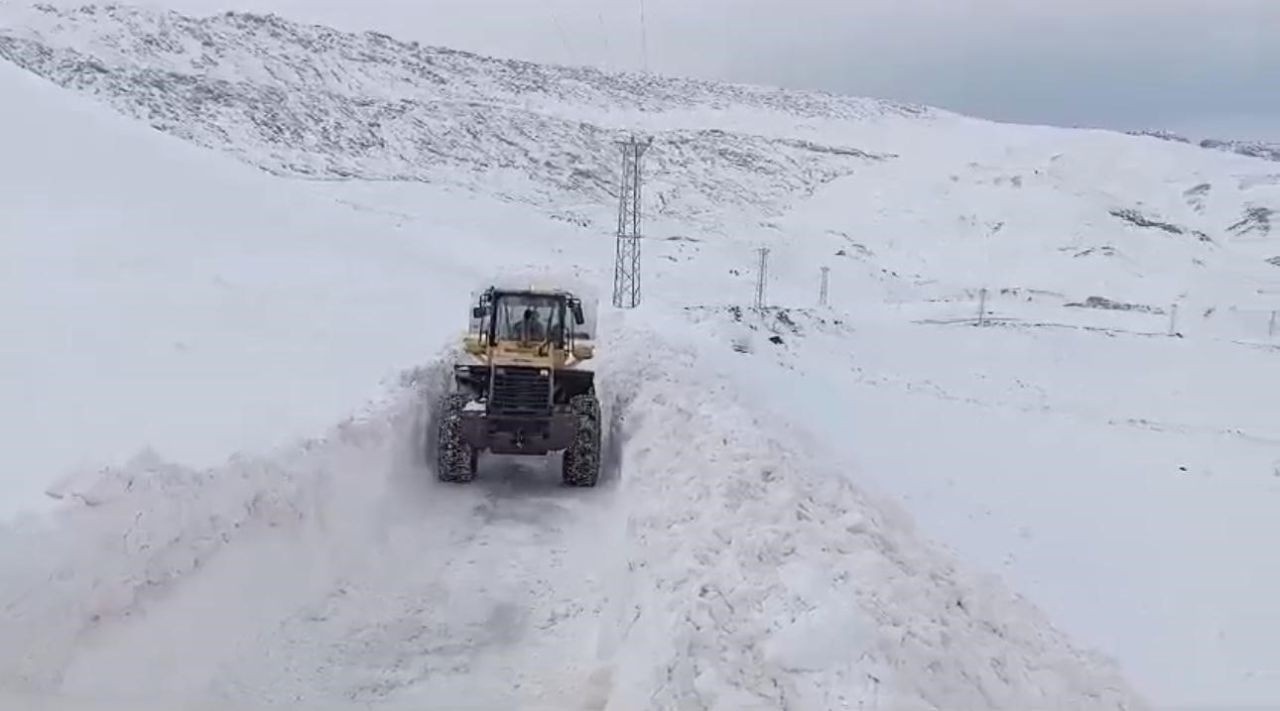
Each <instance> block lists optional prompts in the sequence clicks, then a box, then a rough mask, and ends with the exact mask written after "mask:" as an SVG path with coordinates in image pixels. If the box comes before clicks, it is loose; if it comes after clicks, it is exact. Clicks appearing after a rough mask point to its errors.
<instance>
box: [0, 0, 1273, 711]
mask: <svg viewBox="0 0 1280 711" xmlns="http://www.w3.org/2000/svg"><path fill="white" fill-rule="evenodd" d="M0 10H2V12H0V57H4V58H6V59H8V60H10V62H11V63H0V95H3V96H5V97H6V102H5V104H6V109H5V111H4V112H3V113H0V154H3V155H4V156H6V165H7V168H6V170H5V171H3V172H2V173H0V214H3V215H4V222H3V223H2V225H3V230H4V235H5V237H4V239H3V240H0V265H3V269H4V270H5V271H4V274H3V276H4V278H3V280H0V332H3V333H5V334H6V335H7V336H11V337H6V339H5V341H4V345H3V346H2V347H0V373H2V374H3V375H0V403H3V406H2V407H0V427H3V431H4V432H6V433H7V434H8V437H7V439H6V443H7V444H6V448H5V452H4V456H3V459H2V460H0V462H2V463H3V465H4V466H3V468H2V469H0V472H3V475H4V477H5V479H4V482H5V487H6V488H5V493H6V504H5V509H4V510H3V514H4V515H5V516H6V517H7V518H8V519H9V521H8V523H7V524H6V526H5V528H4V529H3V530H0V610H3V614H2V615H0V692H3V693H8V694H13V695H14V697H13V698H14V699H15V701H14V702H13V703H14V704H28V705H30V704H34V703H37V702H39V703H52V702H55V701H61V702H67V703H75V702H86V703H90V702H95V701H96V702H100V703H107V704H109V705H111V706H112V707H114V706H118V705H119V704H122V703H125V704H144V705H145V704H157V705H159V706H160V707H165V705H166V704H168V705H179V704H181V705H184V706H189V705H192V704H202V703H208V704H211V705H212V706H214V707H216V706H217V705H218V704H219V703H226V702H229V701H230V702H234V703H235V704H237V705H239V706H242V707H248V706H253V705H255V704H261V705H276V704H282V703H291V704H302V705H305V706H308V707H311V708H315V707H322V706H323V705H328V704H334V705H338V706H339V707H342V706H343V705H345V706H346V707H353V706H354V707H365V706H366V705H369V704H375V705H381V706H385V707H388V708H399V707H403V708H423V707H433V706H434V707H450V706H453V707H456V706H457V705H471V706H478V707H488V708H493V707H503V708H512V707H519V708H557V709H560V708H596V709H600V708H607V709H635V708H651V707H656V708H715V709H749V708H769V709H775V708H794V709H808V708H906V709H915V708H919V709H933V708H1008V709H1026V708H1063V709H1068V708H1070V709H1080V708H1099V709H1104V708H1105V709H1121V708H1123V709H1137V708H1143V707H1145V704H1146V703H1147V702H1148V701H1150V702H1151V703H1152V704H1153V705H1155V706H1160V707H1166V706H1216V707H1222V706H1228V705H1233V704H1234V705H1248V704H1254V705H1257V704H1266V703H1269V702H1273V701H1274V699H1276V698H1278V697H1280V673H1277V670H1280V653H1277V649H1278V648H1277V647H1276V645H1274V644H1272V643H1271V640H1273V639H1274V637H1275V636H1276V634H1275V633H1276V632H1277V631H1280V630H1277V621H1276V615H1275V609H1276V608H1275V604H1274V600H1276V599H1278V598H1280V565H1277V563H1276V560H1277V559H1276V558H1275V556H1273V555H1271V553H1270V548H1271V547H1272V545H1273V544H1272V542H1273V541H1275V540H1277V539H1278V538H1280V518H1278V517H1276V516H1274V515H1273V512H1274V511H1275V510H1276V506H1277V504H1280V425H1278V424H1277V421H1276V419H1275V417H1274V407H1273V405H1274V403H1275V402H1277V401H1280V380H1277V379H1276V378H1275V377H1274V370H1275V366H1276V362H1277V360H1276V359H1277V358H1280V325H1273V322H1272V318H1273V312H1274V311H1275V310H1276V309H1277V308H1280V268H1277V266H1276V262H1277V261H1280V260H1277V259H1276V258H1277V257H1280V244H1277V240H1276V237H1275V235H1274V233H1273V232H1272V229H1271V226H1272V223H1273V222H1274V220H1275V219H1276V218H1274V217H1271V216H1272V215H1273V214H1274V213H1275V211H1276V210H1277V209H1280V177H1278V176H1277V175H1276V173H1275V170H1274V165H1273V164H1271V163H1268V162H1266V161H1262V160H1258V159H1254V158H1248V157H1243V156H1237V155H1230V154H1226V153H1219V152H1211V151H1204V150H1201V149H1198V148H1196V147H1194V146H1187V145H1182V144H1179V143H1176V142H1165V141H1157V140H1152V139H1150V138H1144V137H1134V136H1123V135H1117V134H1109V133H1105V132H1079V131H1064V130H1057V129H1050V128H1039V127H1019V126H1007V125H996V124H989V123H985V122H981V121H975V120H972V119H967V118H964V117H959V116H953V115H949V114H946V113H944V112H937V111H933V110H929V109H921V108H916V107H904V106H899V105H895V104H890V103H885V102H873V101H866V100H858V99H843V98H839V97H828V96H824V95H816V94H814V95H810V94H797V93H784V92H773V91H772V90H768V89H760V88H752V87H722V86H718V85H714V84H706V83H698V82H681V81H675V80H665V79H656V78H638V77H626V76H621V77H620V76H613V75H607V74H601V73H598V72H586V71H582V70H573V69H564V68H550V67H538V66H536V65H528V64H522V63H512V62H495V61H493V60H487V59H485V58H480V57H474V56H472V55H465V54H462V53H455V52H448V51H446V50H436V49H430V48H419V47H410V46H409V45H402V44H399V43H397V42H396V41H395V40H393V39H391V38H385V37H382V36H377V35H355V34H345V33H340V32H336V31H333V30H328V29H326V28H318V27H312V26H302V25H296V24H293V23H289V22H288V21H286V20H283V19H281V18H263V17H257V16H252V15H219V16H216V17H210V18H187V17H183V16H180V15H176V14H164V13H155V12H151V11H138V10H132V9H129V8H95V9H83V10H76V11H65V10H54V9H52V8H47V7H46V8H43V9H29V8H23V7H19V6H16V5H4V6H0ZM424 77H426V79H424ZM427 79H429V81H428V80H427ZM59 85H61V87H60V86H59ZM67 89H70V91H68V90H67ZM78 94H79V95H78ZM370 117H380V118H379V119H378V121H380V123H376V124H370V123H369V121H370ZM138 119H141V120H142V121H145V122H146V123H149V124H150V127H148V126H147V125H145V124H144V123H142V122H140V121H138ZM633 129H634V130H637V131H643V132H648V133H651V134H653V135H655V137H656V140H655V144H654V147H653V148H652V149H651V151H650V153H649V154H648V155H647V157H646V163H645V165H646V175H647V182H646V186H647V187H648V188H649V190H648V192H647V193H646V194H647V198H646V209H647V216H648V218H649V221H648V223H647V224H648V230H647V235H648V237H649V239H647V240H646V241H645V245H644V250H645V251H644V255H645V261H644V265H645V266H644V270H645V271H644V280H645V281H644V285H645V301H644V304H643V306H642V308H641V309H639V310H636V311H618V310H614V309H611V308H609V307H608V305H607V304H602V305H601V310H600V319H599V320H600V344H601V345H600V360H599V375H598V378H599V384H600V390H601V397H602V401H603V405H604V414H605V419H606V421H607V423H608V428H607V431H606V435H605V440H606V443H607V448H608V457H607V467H606V472H605V476H604V480H603V481H602V483H601V485H600V486H599V487H597V488H596V489H592V490H568V489H564V488H561V487H560V486H559V483H558V475H557V464H558V462H557V459H556V458H555V457H548V458H546V459H545V461H544V460H542V459H535V460H521V459H518V458H497V457H494V458H486V459H485V461H484V462H483V464H482V471H481V475H480V477H479V479H478V480H477V481H476V482H475V483H473V484H472V485H469V486H465V487H458V486H444V485H442V484H438V483H437V482H436V481H435V479H434V474H433V473H432V471H431V469H430V465H429V458H428V457H427V456H426V454H425V452H426V450H427V448H428V444H429V442H428V441H426V440H427V439H428V438H427V436H426V433H427V432H429V431H430V423H431V418H432V411H431V408H430V403H431V401H432V396H433V395H434V394H436V393H438V392H439V390H440V388H441V387H442V385H441V383H442V382H443V378H444V377H445V375H446V371H445V369H444V366H445V364H447V362H448V356H449V354H450V353H451V352H452V348H454V347H455V345H456V339H457V335H458V332H459V331H460V330H461V329H462V328H464V327H465V324H466V316H467V307H468V305H469V299H470V296H471V293H472V292H473V290H474V289H475V288H477V287H478V286H480V285H483V284H484V283H485V282H486V281H492V280H495V279H496V280H510V279H524V278H527V277H530V276H531V275H532V277H536V278H550V279H563V280H566V281H572V282H575V283H582V284H587V285H592V286H594V287H595V290H596V291H598V292H600V293H602V294H604V295H605V296H606V297H607V294H608V291H609V288H610V278H611V276H612V258H613V244H612V239H611V238H610V237H609V236H608V233H609V231H610V230H611V229H612V227H613V223H612V220H613V219H614V214H615V213H614V209H615V206H614V204H613V202H612V200H613V198H612V197H611V195H612V191H613V190H614V188H613V185H614V184H615V183H616V168H615V167H614V163H615V159H614V153H613V152H614V150H615V149H614V148H613V146H612V145H611V144H610V141H612V140H613V139H614V138H615V137H618V136H622V135H625V134H626V133H628V132H630V131H631V130H633ZM353 136H354V137H359V136H364V137H365V138H368V139H370V140H373V142H372V143H360V142H359V141H355V142H352V141H353V140H354V139H353V138H352V137H353ZM300 177H301V178H307V179H305V180H300V179H298V178H300ZM319 178H322V179H323V180H317V179H319ZM759 246H768V247H770V248H771V252H770V255H769V260H770V261H769V274H770V280H769V283H768V289H767V292H766V300H767V302H768V305H769V307H768V308H764V309H756V308H750V307H749V306H748V305H749V304H750V302H751V298H752V296H753V293H754V280H755V273H754V269H755V264H756V259H757V258H758V256H757V254H756V252H755V249H756V248H757V247H759ZM822 266H826V267H829V268H830V273H829V278H830V284H829V298H828V301H829V303H828V305H826V306H821V307H819V306H816V305H815V302H816V301H817V297H818V282H819V268H820V267H822ZM45 492H48V494H49V495H51V496H53V497H56V498H50V496H46V495H45ZM55 504H56V505H55ZM1130 683H1132V687H1131V686H1130ZM1135 689H1136V691H1135ZM73 707H74V706H73Z"/></svg>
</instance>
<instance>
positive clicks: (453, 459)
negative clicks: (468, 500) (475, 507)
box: [436, 393, 480, 484]
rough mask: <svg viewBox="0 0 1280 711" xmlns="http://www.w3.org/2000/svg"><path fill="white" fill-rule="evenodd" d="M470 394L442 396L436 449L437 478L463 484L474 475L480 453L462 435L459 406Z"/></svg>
mask: <svg viewBox="0 0 1280 711" xmlns="http://www.w3.org/2000/svg"><path fill="white" fill-rule="evenodd" d="M468 400H470V398H469V397H468V396H467V395H465V394H462V393H450V394H449V395H446V396H445V399H444V403H443V406H442V407H441V408H440V422H439V424H438V430H437V432H438V435H439V437H438V439H437V445H436V446H437V450H436V478H437V479H439V480H440V481H447V482H453V483H459V484H465V483H467V482H469V481H471V480H473V479H475V478H476V464H477V462H478V460H479V455H480V453H479V452H478V451H477V450H476V449H475V448H474V447H472V446H471V445H469V444H467V443H466V441H465V440H463V438H462V408H463V407H465V406H466V404H467V401H468Z"/></svg>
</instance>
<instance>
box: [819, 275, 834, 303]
mask: <svg viewBox="0 0 1280 711" xmlns="http://www.w3.org/2000/svg"><path fill="white" fill-rule="evenodd" d="M830 271H831V267H823V268H822V284H821V286H819V287H818V305H819V306H826V305H827V276H828V274H829V272H830Z"/></svg>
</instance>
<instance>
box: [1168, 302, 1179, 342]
mask: <svg viewBox="0 0 1280 711" xmlns="http://www.w3.org/2000/svg"><path fill="white" fill-rule="evenodd" d="M1177 332H1178V305H1177V304H1170V305H1169V335H1170V336H1172V335H1174V334H1176V333H1177Z"/></svg>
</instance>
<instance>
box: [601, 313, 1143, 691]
mask: <svg viewBox="0 0 1280 711" xmlns="http://www.w3.org/2000/svg"><path fill="white" fill-rule="evenodd" d="M630 326H631V328H630V329H629V333H628V334H627V336H626V337H624V338H623V339H622V340H621V341H619V342H614V343H611V344H610V346H611V348H613V349H615V350H614V352H613V353H612V354H611V355H610V356H609V358H610V366H609V367H608V368H606V369H605V370H604V371H603V372H604V374H605V376H606V378H607V380H606V382H608V383H609V384H610V386H609V387H610V391H611V392H613V393H615V394H616V397H617V401H616V402H615V405H614V406H615V407H617V408H619V410H620V412H621V413H622V415H621V416H622V418H623V422H624V425H623V427H622V431H623V432H624V433H625V435H624V436H625V440H624V442H623V443H622V445H621V447H622V452H623V455H622V461H621V476H622V482H623V484H622V486H623V489H622V492H621V495H622V496H623V497H625V499H626V501H627V502H628V503H629V506H631V508H632V512H631V515H630V518H629V520H628V524H627V525H628V539H627V545H626V548H625V555H626V557H627V567H628V570H629V573H628V578H627V579H628V584H627V592H626V595H625V597H624V599H623V600H620V601H617V602H615V603H614V610H615V612H614V614H615V615H616V616H617V619H616V623H617V624H618V625H619V626H620V629H621V630H622V632H621V639H620V640H618V641H617V642H616V645H617V650H618V651H617V655H618V659H617V661H616V665H617V669H616V671H615V684H616V689H615V692H614V695H613V696H612V697H611V702H612V704H613V706H611V708H618V709H626V708H638V707H646V706H651V705H654V704H657V705H659V706H664V707H666V706H672V707H682V708H683V707H698V708H714V709H746V708H854V707H857V708H862V707H864V706H866V707H879V708H895V709H914V708H919V709H932V708H1009V709H1025V708H1062V709H1068V708H1071V709H1080V708H1099V709H1102V708H1110V709H1121V708H1128V709H1132V708H1137V707H1139V706H1140V703H1141V702H1140V701H1139V699H1138V698H1137V697H1136V696H1135V695H1134V694H1133V692H1132V691H1131V690H1130V689H1129V688H1128V687H1127V686H1126V684H1125V683H1124V682H1123V681H1122V680H1121V679H1120V677H1119V675H1118V673H1117V672H1116V671H1115V669H1114V666H1113V665H1112V663H1111V662H1109V661H1106V660H1103V659H1100V658H1098V657H1095V656H1093V655H1091V654H1088V653H1084V652H1081V651H1079V650H1077V649H1075V648H1073V647H1072V646H1071V645H1070V644H1069V643H1068V642H1067V641H1066V640H1065V639H1064V638H1063V636H1062V635H1061V634H1060V633H1059V632H1057V631H1056V630H1054V629H1053V628H1052V626H1051V625H1050V624H1049V623H1048V622H1047V620H1046V619H1045V618H1044V617H1043V615H1041V614H1040V613H1039V612H1038V611H1036V610H1035V609H1034V608H1033V607H1032V606H1031V605H1030V604H1028V603H1026V602H1025V601H1023V600H1021V599H1019V598H1017V597H1015V596H1013V595H1011V594H1010V593H1008V592H1007V591H1005V590H1004V589H1003V587H1002V586H1001V585H1000V584H999V583H998V582H997V581H995V580H994V579H991V578H986V577H977V576H974V575H972V574H969V573H966V572H964V571H963V570H961V569H958V568H957V567H956V566H955V565H954V564H953V563H951V562H950V561H948V560H947V559H946V558H945V557H943V556H941V555H939V553H938V552H936V551H934V550H932V549H930V548H929V547H927V546H925V545H923V544H922V543H920V542H919V540H918V539H917V537H916V534H915V533H914V531H913V530H912V527H911V525H910V524H909V523H908V522H907V519H906V518H905V517H904V516H903V515H902V514H901V513H899V512H898V511H897V510H896V509H895V508H894V507H892V506H888V505H885V504H884V503H882V502H874V501H872V500H870V499H869V498H868V497H867V496H866V494H864V493H863V492H862V491H860V490H859V489H857V488H856V487H855V486H854V485H853V484H851V483H850V482H851V477H850V476H849V475H848V472H847V468H848V467H849V466H850V464H849V463H848V462H846V461H841V460H840V459H838V458H836V457H833V456H832V453H831V452H830V451H829V450H828V449H827V448H826V447H824V446H823V444H822V443H821V442H819V441H814V440H807V441H806V440H804V439H797V438H795V437H792V436H788V435H787V434H784V433H783V432H781V431H780V430H779V429H778V428H777V427H775V426H774V425H775V423H774V422H773V418H772V417H771V416H770V414H769V413H768V412H767V411H765V410H758V409H752V408H750V407H749V406H747V405H745V404H744V403H743V402H742V401H741V400H740V399H739V397H738V396H737V395H735V387H734V385H733V384H732V382H731V381H729V380H728V379H727V378H725V377H724V376H722V375H718V374H717V373H716V372H715V371H713V370H711V369H709V368H708V367H707V366H706V365H703V364H702V362H703V361H702V359H700V358H699V357H698V354H697V353H696V351H695V350H693V349H690V348H685V347H680V346H671V345H669V344H670V343H671V341H670V340H668V339H670V338H671V336H672V332H673V331H676V332H678V331H680V330H681V329H680V327H678V326H673V325H672V324H669V323H664V324H662V325H660V326H651V328H652V329H653V330H651V331H648V332H646V331H647V329H646V328H643V327H640V326H639V324H637V323H635V322H633V323H631V324H630Z"/></svg>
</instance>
